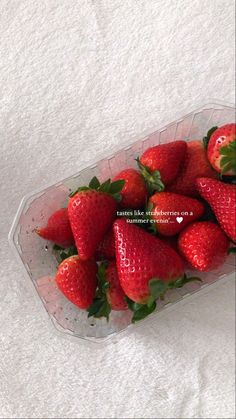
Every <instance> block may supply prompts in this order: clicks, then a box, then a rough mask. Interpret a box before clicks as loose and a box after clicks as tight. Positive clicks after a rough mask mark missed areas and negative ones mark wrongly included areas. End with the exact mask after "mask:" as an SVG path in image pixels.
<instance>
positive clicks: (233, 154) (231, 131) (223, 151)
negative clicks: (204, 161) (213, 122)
mask: <svg viewBox="0 0 236 419" xmlns="http://www.w3.org/2000/svg"><path fill="white" fill-rule="evenodd" d="M203 140H204V141H205V145H206V147H207V157H208V160H209V162H210V163H211V165H212V167H213V168H214V169H215V170H216V171H217V172H218V173H221V174H222V175H224V176H233V175H236V124H227V125H223V126H222V127H220V128H217V127H213V128H212V129H211V130H210V131H208V133H207V137H205V138H204V139H203Z"/></svg>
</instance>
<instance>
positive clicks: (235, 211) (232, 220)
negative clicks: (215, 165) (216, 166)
mask: <svg viewBox="0 0 236 419" xmlns="http://www.w3.org/2000/svg"><path fill="white" fill-rule="evenodd" d="M196 185H197V188H198V190H199V192H200V194H201V196H202V197H203V198H204V199H205V200H206V201H207V202H208V203H209V204H210V206H211V208H212V210H213V211H214V214H215V216H216V218H217V220H218V222H219V224H220V225H221V228H222V230H224V232H225V233H226V234H227V236H228V237H229V238H230V239H231V240H233V241H234V242H236V185H228V184H226V183H223V182H220V181H219V180H215V179H208V178H199V179H197V180H196Z"/></svg>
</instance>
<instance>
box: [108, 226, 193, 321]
mask: <svg viewBox="0 0 236 419" xmlns="http://www.w3.org/2000/svg"><path fill="white" fill-rule="evenodd" d="M114 232H115V241H116V259H117V270H118V275H119V279H120V283H121V286H122V288H123V290H124V292H125V294H126V295H127V296H128V297H129V298H128V307H129V308H130V309H131V310H132V311H134V316H133V319H132V321H133V322H134V321H137V320H140V319H142V318H144V317H146V316H147V315H148V314H150V313H151V312H152V311H153V310H155V308H156V302H155V300H156V299H158V298H160V297H163V295H164V294H165V292H166V291H167V290H168V289H171V288H180V287H182V286H183V285H184V284H185V283H186V282H189V281H192V280H195V279H196V278H186V276H185V275H184V272H183V262H182V260H181V258H180V256H179V255H178V254H177V253H176V252H175V251H174V250H173V249H172V248H171V247H170V246H168V245H167V244H166V243H164V242H162V241H161V240H160V239H158V238H157V237H155V236H152V235H151V234H149V233H147V232H146V231H144V230H143V229H141V228H140V227H137V226H135V225H134V224H131V223H129V222H128V220H125V219H119V220H116V221H115V223H114Z"/></svg>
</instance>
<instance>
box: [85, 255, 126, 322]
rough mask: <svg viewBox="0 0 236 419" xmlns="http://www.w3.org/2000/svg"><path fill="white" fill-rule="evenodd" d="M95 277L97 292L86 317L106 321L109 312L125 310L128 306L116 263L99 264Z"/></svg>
mask: <svg viewBox="0 0 236 419" xmlns="http://www.w3.org/2000/svg"><path fill="white" fill-rule="evenodd" d="M97 276H98V290H97V292H96V295H95V298H94V300H93V303H92V305H91V306H90V307H89V309H88V317H90V316H94V317H97V318H100V317H106V318H107V319H108V318H109V314H110V312H111V310H117V311H119V310H126V309H127V308H128V306H127V303H126V300H125V294H124V291H123V290H122V288H121V285H120V281H119V277H118V273H117V267H116V262H115V261H110V262H103V263H101V264H100V266H99V268H98V275H97Z"/></svg>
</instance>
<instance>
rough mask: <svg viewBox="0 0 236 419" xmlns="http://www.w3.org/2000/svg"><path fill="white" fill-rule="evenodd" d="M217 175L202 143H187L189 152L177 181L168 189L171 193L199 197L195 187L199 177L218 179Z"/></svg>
mask: <svg viewBox="0 0 236 419" xmlns="http://www.w3.org/2000/svg"><path fill="white" fill-rule="evenodd" d="M216 176H217V173H216V172H215V171H214V170H213V169H212V168H211V166H210V163H209V162H208V159H207V155H206V150H205V148H204V146H203V143H202V141H200V140H192V141H188V142H187V152H186V157H185V159H184V162H183V165H182V168H181V170H180V172H179V174H178V177H177V178H176V180H175V181H174V182H173V183H172V184H171V185H170V186H169V187H168V190H169V191H170V192H174V193H178V194H181V195H187V196H193V197H195V196H198V191H197V188H196V185H195V182H196V179H197V178H198V177H209V178H216Z"/></svg>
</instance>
